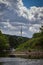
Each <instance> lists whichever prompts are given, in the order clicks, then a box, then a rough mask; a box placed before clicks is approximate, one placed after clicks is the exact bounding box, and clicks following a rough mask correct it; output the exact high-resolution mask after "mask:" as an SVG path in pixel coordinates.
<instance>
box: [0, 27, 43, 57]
mask: <svg viewBox="0 0 43 65" xmlns="http://www.w3.org/2000/svg"><path fill="white" fill-rule="evenodd" d="M12 48H14V49H16V50H17V51H32V50H43V26H42V27H41V28H40V32H39V33H35V34H33V37H32V38H31V39H30V38H26V37H21V36H12V35H5V34H2V32H1V31H0V56H4V55H6V53H8V51H6V50H10V49H12Z"/></svg>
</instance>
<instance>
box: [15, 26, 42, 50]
mask: <svg viewBox="0 0 43 65" xmlns="http://www.w3.org/2000/svg"><path fill="white" fill-rule="evenodd" d="M16 50H17V51H32V50H43V26H42V27H41V28H40V32H39V33H35V34H33V37H32V38H31V39H29V40H27V41H26V42H24V43H22V44H21V45H20V46H18V48H17V49H16Z"/></svg>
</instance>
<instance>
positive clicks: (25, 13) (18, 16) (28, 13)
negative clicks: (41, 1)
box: [0, 0, 43, 36]
mask: <svg viewBox="0 0 43 65" xmlns="http://www.w3.org/2000/svg"><path fill="white" fill-rule="evenodd" d="M41 23H43V7H36V6H33V7H30V8H26V7H25V6H24V4H23V2H22V0H0V28H1V30H2V31H3V32H4V33H9V34H16V35H17V34H18V33H19V34H20V29H21V26H20V25H21V24H22V25H24V26H23V27H22V28H23V35H25V36H28V33H29V34H30V33H31V35H32V33H33V31H34V32H39V27H40V24H41ZM15 24H16V25H15ZM32 24H33V26H31V25H32ZM8 29H9V30H8ZM5 30H6V31H5ZM14 32H15V33H14Z"/></svg>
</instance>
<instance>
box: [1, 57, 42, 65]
mask: <svg viewBox="0 0 43 65" xmlns="http://www.w3.org/2000/svg"><path fill="white" fill-rule="evenodd" d="M0 65H43V59H23V58H0Z"/></svg>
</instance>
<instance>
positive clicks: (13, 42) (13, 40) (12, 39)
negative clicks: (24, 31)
mask: <svg viewBox="0 0 43 65" xmlns="http://www.w3.org/2000/svg"><path fill="white" fill-rule="evenodd" d="M4 36H6V37H7V39H8V41H9V44H10V47H11V48H14V49H15V48H17V47H18V46H19V45H20V44H22V43H24V42H26V41H28V40H29V38H27V37H21V36H13V35H5V34H4Z"/></svg>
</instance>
